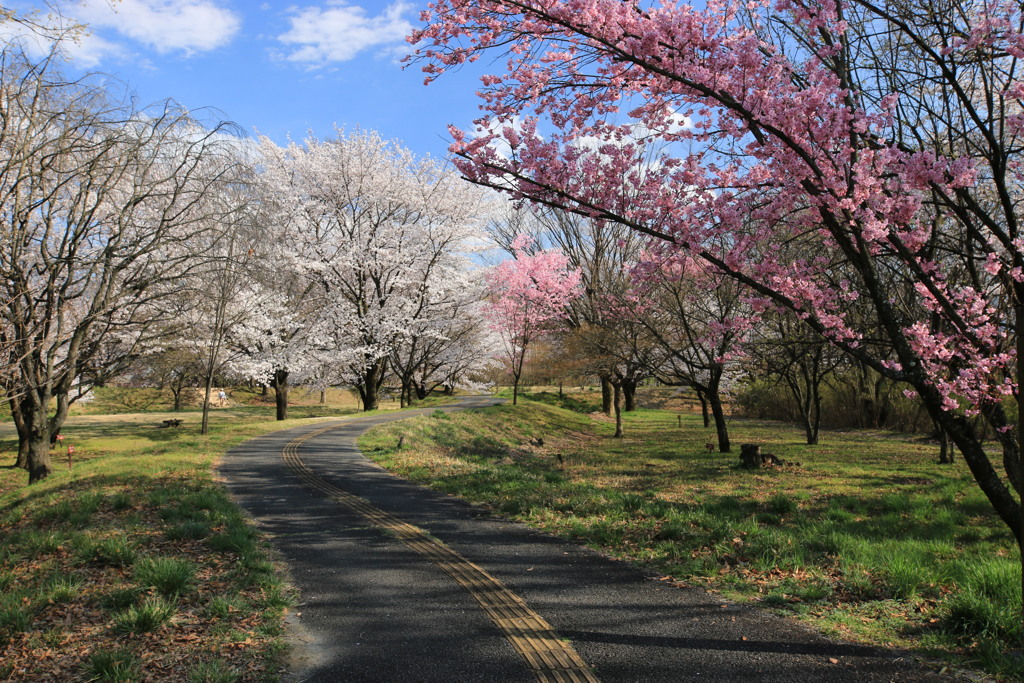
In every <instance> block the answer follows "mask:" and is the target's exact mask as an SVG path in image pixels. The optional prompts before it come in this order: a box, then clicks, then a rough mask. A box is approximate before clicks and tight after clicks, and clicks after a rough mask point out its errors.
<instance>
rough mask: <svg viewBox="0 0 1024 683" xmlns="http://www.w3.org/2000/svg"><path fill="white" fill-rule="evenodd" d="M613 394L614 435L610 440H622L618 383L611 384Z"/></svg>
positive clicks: (620, 396)
mask: <svg viewBox="0 0 1024 683" xmlns="http://www.w3.org/2000/svg"><path fill="white" fill-rule="evenodd" d="M612 387H613V393H614V399H613V401H612V403H613V404H614V406H615V434H613V435H612V438H615V439H621V438H622V385H621V384H620V383H619V382H613V383H612Z"/></svg>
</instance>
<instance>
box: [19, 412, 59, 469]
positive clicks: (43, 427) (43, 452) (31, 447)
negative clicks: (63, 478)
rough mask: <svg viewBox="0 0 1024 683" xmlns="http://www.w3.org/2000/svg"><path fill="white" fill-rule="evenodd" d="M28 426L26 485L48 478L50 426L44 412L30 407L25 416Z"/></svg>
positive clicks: (49, 467)
mask: <svg viewBox="0 0 1024 683" xmlns="http://www.w3.org/2000/svg"><path fill="white" fill-rule="evenodd" d="M25 419H26V423H27V425H28V483H29V484H34V483H36V482H38V481H42V480H43V479H45V478H46V477H48V476H50V473H51V472H53V466H52V465H51V462H50V425H49V420H47V416H46V410H45V409H41V408H40V407H38V406H31V408H30V411H29V413H28V414H27V415H25Z"/></svg>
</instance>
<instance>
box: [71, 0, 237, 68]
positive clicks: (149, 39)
mask: <svg viewBox="0 0 1024 683" xmlns="http://www.w3.org/2000/svg"><path fill="white" fill-rule="evenodd" d="M76 15H77V18H78V19H80V20H81V21H83V22H85V23H87V24H88V25H89V27H90V28H91V29H92V30H93V31H94V32H97V31H102V30H103V29H112V30H114V31H116V32H117V33H119V34H121V35H122V36H125V37H127V38H131V39H132V40H135V41H137V42H139V43H142V44H143V45H146V46H147V47H150V48H152V49H154V50H156V51H157V52H160V53H167V52H175V51H181V52H184V53H185V54H186V55H191V54H194V53H196V52H204V51H206V50H213V49H215V48H218V47H221V46H222V45H226V44H227V43H228V42H230V41H231V39H232V38H233V37H234V36H235V34H236V33H238V30H239V28H240V27H241V20H240V19H239V17H238V15H237V14H235V13H234V12H232V11H231V10H228V9H226V8H223V7H219V6H218V5H217V4H216V2H213V1H211V0H120V1H119V2H117V3H113V4H111V3H108V2H107V1H106V0H85V1H84V2H82V4H81V7H80V8H79V9H77V11H76ZM97 40H99V41H101V42H100V43H98V45H99V46H105V47H107V48H108V51H109V49H110V48H112V47H113V43H111V42H110V41H109V40H107V39H104V38H97V36H96V35H94V36H92V37H91V38H86V39H85V40H84V41H83V45H84V46H88V45H89V43H91V42H94V41H97ZM86 52H89V53H91V54H94V55H95V54H99V55H102V54H103V53H102V52H99V51H98V50H97V49H96V48H93V49H88V48H87V49H86Z"/></svg>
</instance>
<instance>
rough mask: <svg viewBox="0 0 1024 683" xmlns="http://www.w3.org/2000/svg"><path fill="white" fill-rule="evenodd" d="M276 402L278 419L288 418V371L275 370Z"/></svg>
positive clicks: (273, 381) (273, 382)
mask: <svg viewBox="0 0 1024 683" xmlns="http://www.w3.org/2000/svg"><path fill="white" fill-rule="evenodd" d="M272 384H273V386H274V403H275V404H276V405H277V419H278V420H287V419H288V371H287V370H274V378H273V380H272Z"/></svg>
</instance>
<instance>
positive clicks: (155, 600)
mask: <svg viewBox="0 0 1024 683" xmlns="http://www.w3.org/2000/svg"><path fill="white" fill-rule="evenodd" d="M177 611H178V610H177V608H176V607H175V605H174V603H173V602H170V601H168V600H165V599H163V598H159V597H149V598H146V599H145V600H143V601H142V603H141V604H138V605H132V606H131V607H128V608H126V609H124V610H122V611H120V612H117V613H116V614H114V616H113V619H112V622H111V630H112V631H113V632H114V633H116V634H118V635H128V634H138V633H149V632H151V631H155V630H157V629H158V628H160V627H161V626H163V625H164V624H166V623H168V622H169V621H170V620H171V618H172V617H173V616H174V615H175V613H176V612H177Z"/></svg>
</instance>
